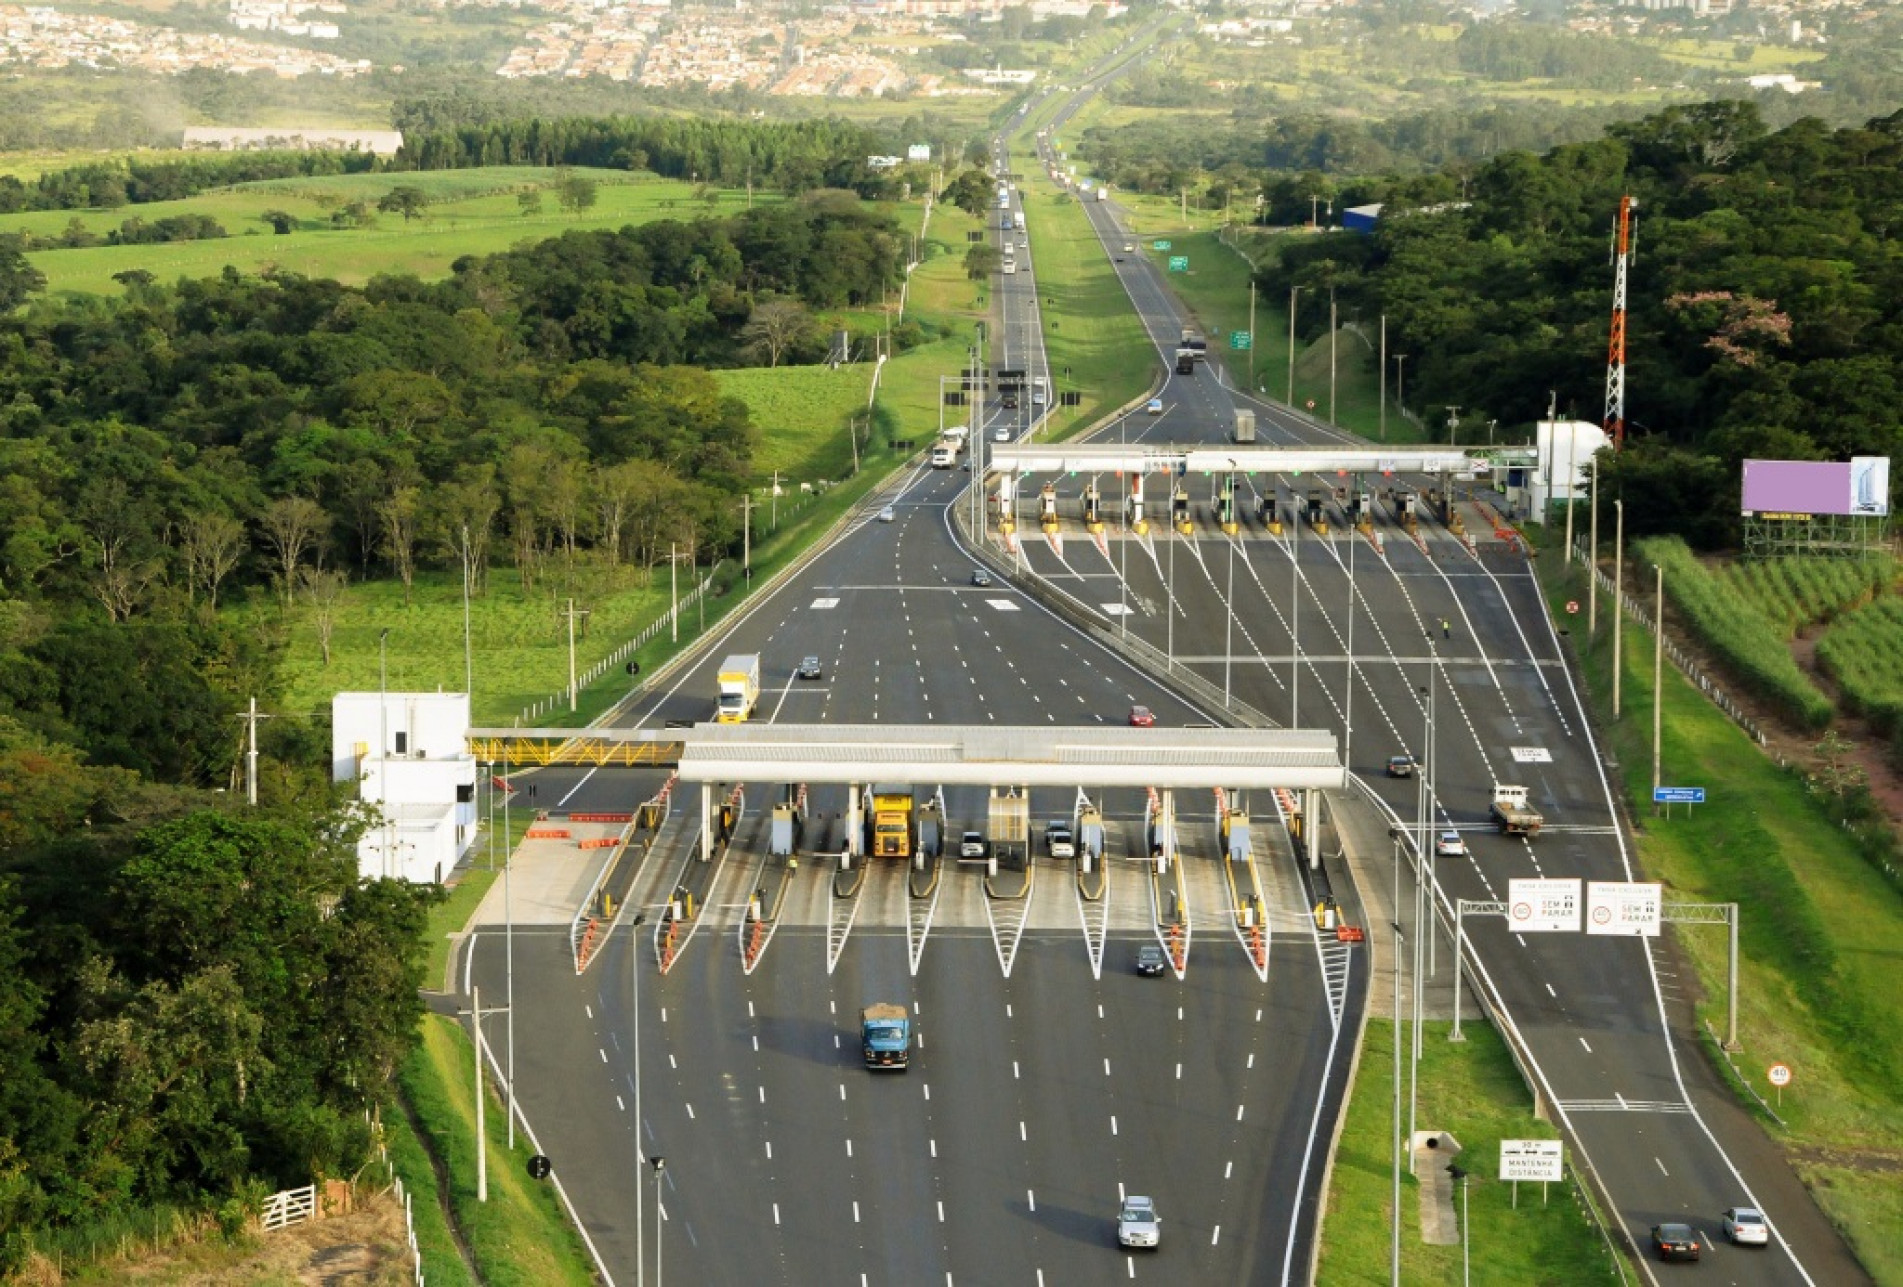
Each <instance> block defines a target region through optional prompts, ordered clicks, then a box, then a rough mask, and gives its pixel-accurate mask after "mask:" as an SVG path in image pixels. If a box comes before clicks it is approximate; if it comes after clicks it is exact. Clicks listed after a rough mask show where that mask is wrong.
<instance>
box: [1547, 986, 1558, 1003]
mask: <svg viewBox="0 0 1903 1287" xmlns="http://www.w3.org/2000/svg"><path fill="white" fill-rule="evenodd" d="M1546 994H1547V995H1548V996H1550V997H1552V998H1553V999H1554V1000H1555V1001H1557V1000H1559V993H1557V992H1555V991H1553V985H1552V984H1550V983H1549V984H1547V985H1546Z"/></svg>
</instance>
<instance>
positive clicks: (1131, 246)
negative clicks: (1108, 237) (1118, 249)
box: [1123, 241, 1136, 255]
mask: <svg viewBox="0 0 1903 1287" xmlns="http://www.w3.org/2000/svg"><path fill="white" fill-rule="evenodd" d="M1135 249H1136V243H1135V242H1133V241H1126V242H1124V243H1123V253H1124V254H1126V255H1127V254H1129V253H1130V252H1131V251H1133V250H1135Z"/></svg>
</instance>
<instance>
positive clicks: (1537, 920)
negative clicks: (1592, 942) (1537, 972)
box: [1507, 877, 1579, 934]
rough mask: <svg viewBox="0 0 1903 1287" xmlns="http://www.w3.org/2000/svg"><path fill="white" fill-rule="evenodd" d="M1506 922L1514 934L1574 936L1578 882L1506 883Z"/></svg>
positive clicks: (1533, 880)
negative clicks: (1560, 934)
mask: <svg viewBox="0 0 1903 1287" xmlns="http://www.w3.org/2000/svg"><path fill="white" fill-rule="evenodd" d="M1507 923H1508V924H1509V925H1510V926H1511V927H1512V929H1513V931H1514V933H1516V934H1554V933H1562V934H1577V933H1578V932H1579V882H1578V881H1577V880H1537V879H1534V878H1532V877H1527V878H1525V879H1521V880H1509V881H1508V882H1507Z"/></svg>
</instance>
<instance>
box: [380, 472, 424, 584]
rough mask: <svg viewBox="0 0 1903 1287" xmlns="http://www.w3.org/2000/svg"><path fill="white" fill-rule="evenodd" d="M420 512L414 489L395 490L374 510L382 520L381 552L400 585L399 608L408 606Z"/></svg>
mask: <svg viewBox="0 0 1903 1287" xmlns="http://www.w3.org/2000/svg"><path fill="white" fill-rule="evenodd" d="M420 512H421V506H420V505H419V503H418V493H417V490H416V488H414V487H398V488H397V489H396V490H394V491H392V492H391V493H390V494H389V495H388V496H387V497H385V498H384V500H383V503H382V504H381V505H379V506H378V507H377V515H378V517H379V518H381V519H382V520H383V552H384V553H385V554H387V555H389V557H390V563H391V565H392V566H393V567H395V568H396V574H397V578H398V579H399V580H401V581H402V582H403V606H404V607H406V608H407V607H409V606H410V591H411V589H412V588H413V587H414V585H415V583H416V525H417V518H418V516H419V514H420Z"/></svg>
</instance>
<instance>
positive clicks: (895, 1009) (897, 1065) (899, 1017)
mask: <svg viewBox="0 0 1903 1287" xmlns="http://www.w3.org/2000/svg"><path fill="white" fill-rule="evenodd" d="M860 1018H861V1019H862V1020H863V1023H862V1026H861V1032H862V1033H863V1035H864V1040H865V1048H866V1067H868V1068H892V1069H897V1070H898V1071H900V1072H903V1071H905V1066H906V1064H907V1063H908V1062H910V1060H911V1057H912V1020H911V1018H910V1016H908V1015H907V1014H906V1012H905V1007H904V1006H902V1005H869V1006H867V1007H866V1008H865V1013H864V1014H862V1015H861V1016H860Z"/></svg>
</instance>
